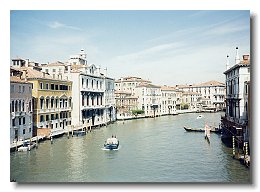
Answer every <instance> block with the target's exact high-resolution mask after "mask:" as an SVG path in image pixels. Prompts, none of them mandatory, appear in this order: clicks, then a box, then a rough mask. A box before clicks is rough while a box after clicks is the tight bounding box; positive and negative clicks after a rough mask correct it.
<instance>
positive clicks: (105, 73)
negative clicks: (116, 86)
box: [104, 68, 107, 77]
mask: <svg viewBox="0 0 260 192" xmlns="http://www.w3.org/2000/svg"><path fill="white" fill-rule="evenodd" d="M104 75H105V77H106V76H107V68H105V69H104Z"/></svg>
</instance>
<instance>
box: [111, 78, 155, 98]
mask: <svg viewBox="0 0 260 192" xmlns="http://www.w3.org/2000/svg"><path fill="white" fill-rule="evenodd" d="M141 83H142V84H143V83H152V82H151V81H149V80H144V79H142V78H140V77H131V76H130V77H122V78H120V79H118V80H116V81H115V90H116V91H123V92H126V93H130V94H131V95H135V88H136V87H137V86H138V85H140V84H141Z"/></svg>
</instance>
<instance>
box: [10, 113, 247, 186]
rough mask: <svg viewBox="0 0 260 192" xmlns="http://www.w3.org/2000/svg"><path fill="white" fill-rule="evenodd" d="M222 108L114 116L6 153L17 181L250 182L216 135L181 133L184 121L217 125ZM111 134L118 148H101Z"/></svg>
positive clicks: (187, 124) (188, 124) (244, 171)
mask: <svg viewBox="0 0 260 192" xmlns="http://www.w3.org/2000/svg"><path fill="white" fill-rule="evenodd" d="M220 115H221V113H207V114H203V116H204V117H203V118H201V119H196V117H197V116H198V114H196V113H193V114H192V113H189V114H181V115H177V116H162V117H157V118H146V119H138V120H130V121H124V122H122V121H118V122H115V123H113V124H110V125H108V126H107V127H101V128H99V129H95V130H92V132H90V133H88V134H87V135H85V136H79V137H75V136H74V137H72V138H70V139H68V138H67V136H65V135H64V136H62V137H59V138H56V139H54V140H53V141H54V142H53V144H51V143H50V141H49V140H46V141H44V142H42V143H39V146H38V149H33V150H32V151H29V152H13V153H11V155H10V163H11V165H10V166H11V168H10V170H11V179H15V180H16V181H17V182H221V183H222V182H224V183H249V182H250V171H249V169H248V168H246V167H244V166H243V165H241V164H240V163H239V161H237V160H234V159H233V158H232V149H230V148H226V147H225V145H223V144H222V142H221V139H220V135H217V134H215V133H212V134H211V142H210V144H209V143H208V142H207V141H206V140H205V139H204V133H194V132H186V131H185V130H184V129H183V126H185V125H186V126H190V127H204V124H205V122H207V123H208V124H209V125H213V124H215V125H218V124H219V122H220ZM112 134H113V135H116V136H117V138H118V139H119V140H120V148H119V150H118V151H105V150H102V147H103V144H104V142H105V140H106V138H108V137H111V135H112Z"/></svg>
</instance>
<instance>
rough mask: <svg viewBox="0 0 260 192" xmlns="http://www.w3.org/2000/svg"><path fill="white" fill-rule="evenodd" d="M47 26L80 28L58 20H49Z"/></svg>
mask: <svg viewBox="0 0 260 192" xmlns="http://www.w3.org/2000/svg"><path fill="white" fill-rule="evenodd" d="M48 26H49V27H50V28H53V29H60V28H67V29H74V30H80V28H78V27H75V26H71V25H66V24H64V23H60V22H58V21H53V22H50V23H48Z"/></svg>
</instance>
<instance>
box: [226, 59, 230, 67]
mask: <svg viewBox="0 0 260 192" xmlns="http://www.w3.org/2000/svg"><path fill="white" fill-rule="evenodd" d="M229 68H230V65H229V56H228V55H227V63H226V70H228V69H229Z"/></svg>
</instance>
